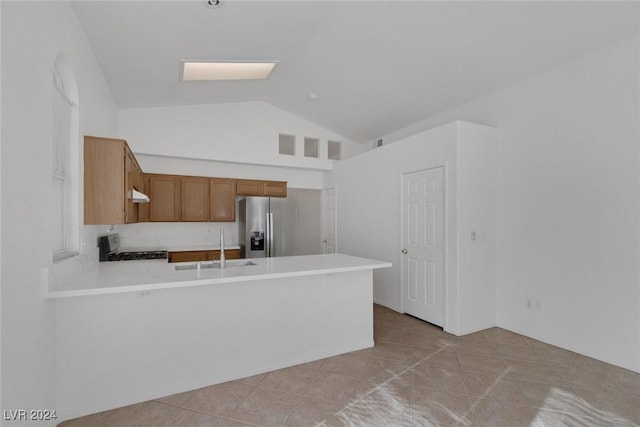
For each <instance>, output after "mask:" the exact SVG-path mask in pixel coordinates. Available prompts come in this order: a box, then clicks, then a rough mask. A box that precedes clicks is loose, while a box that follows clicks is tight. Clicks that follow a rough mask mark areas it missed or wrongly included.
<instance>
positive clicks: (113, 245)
mask: <svg viewBox="0 0 640 427" xmlns="http://www.w3.org/2000/svg"><path fill="white" fill-rule="evenodd" d="M98 248H99V250H100V258H99V259H100V261H138V260H143V259H167V258H168V257H167V251H157V250H151V251H122V252H121V251H120V236H119V235H118V233H113V234H108V235H106V236H100V237H98Z"/></svg>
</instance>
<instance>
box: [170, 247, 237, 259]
mask: <svg viewBox="0 0 640 427" xmlns="http://www.w3.org/2000/svg"><path fill="white" fill-rule="evenodd" d="M224 257H225V259H240V249H226V250H225V251H224ZM219 259H220V251H219V250H218V249H211V250H205V251H179V252H169V262H196V261H213V260H216V261H217V260H219Z"/></svg>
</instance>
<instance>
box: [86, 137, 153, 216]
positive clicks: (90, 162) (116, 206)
mask: <svg viewBox="0 0 640 427" xmlns="http://www.w3.org/2000/svg"><path fill="white" fill-rule="evenodd" d="M141 174H142V170H141V169H140V166H139V165H138V162H137V161H136V158H135V156H134V155H133V153H132V152H131V150H130V149H129V146H128V145H127V142H126V141H125V140H124V139H112V138H100V137H95V136H85V137H84V223H85V224H124V223H130V222H136V221H138V210H139V207H138V204H137V203H133V200H132V192H133V189H134V188H135V189H137V190H138V191H143V189H142V188H141V187H142V186H143V185H144V183H143V181H142V179H141V176H140V175H141Z"/></svg>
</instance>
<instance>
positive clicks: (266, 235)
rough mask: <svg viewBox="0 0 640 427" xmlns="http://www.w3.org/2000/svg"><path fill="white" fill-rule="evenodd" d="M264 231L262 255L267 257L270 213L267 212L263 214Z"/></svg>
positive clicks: (269, 254)
mask: <svg viewBox="0 0 640 427" xmlns="http://www.w3.org/2000/svg"><path fill="white" fill-rule="evenodd" d="M265 217H266V219H265V223H264V228H265V233H264V256H265V257H267V258H269V257H270V256H271V252H270V250H271V227H270V224H271V215H270V214H269V213H267V214H265Z"/></svg>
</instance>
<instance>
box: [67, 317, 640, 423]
mask: <svg viewBox="0 0 640 427" xmlns="http://www.w3.org/2000/svg"><path fill="white" fill-rule="evenodd" d="M374 318H375V343H376V344H375V347H373V348H372V349H366V350H361V351H356V352H353V353H348V354H343V355H339V356H335V357H331V358H328V359H323V360H317V361H314V362H311V363H307V364H304V365H299V366H294V367H290V368H286V369H281V370H278V371H272V372H267V373H264V374H260V375H256V376H253V377H249V378H244V379H241V380H238V381H231V382H228V383H224V384H217V385H213V386H210V387H204V388H201V389H198V390H192V391H188V392H186V393H180V394H176V395H172V396H167V397H164V398H161V399H157V400H153V401H149V402H144V403H139V404H136V405H131V406H127V407H124V408H118V409H114V410H111V411H105V412H101V413H98V414H93V415H89V416H86V417H82V418H77V419H75V420H70V421H66V422H64V423H62V424H61V426H64V427H75V426H88V427H107V426H117V427H122V426H125V427H126V426H132V427H133V426H136V427H138V426H149V427H156V426H157V427H162V426H184V427H192V426H194V427H196V426H225V427H243V426H244V427H246V426H261V427H271V426H292V427H293V426H384V427H387V426H415V427H427V426H429V427H434V426H451V425H454V426H477V427H502V426H504V427H519V426H553V427H556V426H576V427H577V426H609V427H614V426H615V427H623V426H624V427H632V426H636V427H639V426H640V374H637V373H634V372H631V371H628V370H625V369H622V368H619V367H615V366H612V365H609V364H606V363H603V362H600V361H597V360H594V359H591V358H588V357H585V356H581V355H579V354H576V353H572V352H570V351H566V350H563V349H560V348H558V347H554V346H551V345H548V344H545V343H542V342H540V341H536V340H533V339H530V338H527V337H524V336H522V335H518V334H515V333H512V332H509V331H506V330H504V329H500V328H492V329H487V330H485V331H482V332H477V333H474V334H471V335H467V336H463V337H455V336H452V335H449V334H447V333H445V332H443V331H442V330H441V329H439V328H436V327H434V326H432V325H430V324H428V323H425V322H422V321H420V320H417V319H415V318H413V317H410V316H406V315H401V314H398V313H396V312H394V311H391V310H389V309H386V308H384V307H380V306H374Z"/></svg>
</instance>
